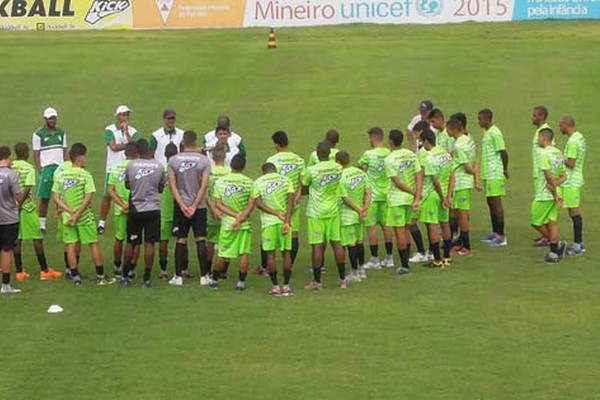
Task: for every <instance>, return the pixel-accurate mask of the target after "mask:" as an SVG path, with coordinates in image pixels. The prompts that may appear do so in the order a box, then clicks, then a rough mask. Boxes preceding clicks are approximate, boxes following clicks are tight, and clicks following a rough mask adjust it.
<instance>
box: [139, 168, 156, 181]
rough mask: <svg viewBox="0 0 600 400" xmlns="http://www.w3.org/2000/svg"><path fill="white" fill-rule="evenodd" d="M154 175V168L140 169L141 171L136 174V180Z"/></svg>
mask: <svg viewBox="0 0 600 400" xmlns="http://www.w3.org/2000/svg"><path fill="white" fill-rule="evenodd" d="M152 174H154V170H153V169H152V168H140V170H139V171H138V172H137V173H136V174H135V179H136V180H139V179H142V178H145V177H147V176H150V175H152Z"/></svg>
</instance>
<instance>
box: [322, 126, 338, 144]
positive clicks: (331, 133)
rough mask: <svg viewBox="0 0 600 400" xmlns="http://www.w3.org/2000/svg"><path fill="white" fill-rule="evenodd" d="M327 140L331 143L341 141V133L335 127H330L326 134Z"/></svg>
mask: <svg viewBox="0 0 600 400" xmlns="http://www.w3.org/2000/svg"><path fill="white" fill-rule="evenodd" d="M325 140H326V141H328V142H329V143H331V144H337V143H338V142H339V141H340V133H339V132H338V131H336V130H335V129H330V130H328V131H327V133H326V134H325Z"/></svg>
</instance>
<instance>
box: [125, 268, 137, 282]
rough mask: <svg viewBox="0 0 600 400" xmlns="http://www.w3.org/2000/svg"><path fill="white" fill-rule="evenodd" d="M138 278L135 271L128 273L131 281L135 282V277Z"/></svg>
mask: <svg viewBox="0 0 600 400" xmlns="http://www.w3.org/2000/svg"><path fill="white" fill-rule="evenodd" d="M136 276H137V275H136V274H135V271H133V270H131V271H129V272H128V273H127V279H129V280H130V281H133V280H135V277H136Z"/></svg>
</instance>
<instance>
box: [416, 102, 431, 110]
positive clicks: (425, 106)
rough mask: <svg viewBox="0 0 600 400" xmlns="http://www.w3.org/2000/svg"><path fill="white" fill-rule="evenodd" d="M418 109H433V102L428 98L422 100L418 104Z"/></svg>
mask: <svg viewBox="0 0 600 400" xmlns="http://www.w3.org/2000/svg"><path fill="white" fill-rule="evenodd" d="M419 110H433V103H432V102H431V101H429V100H423V101H422V102H421V104H419Z"/></svg>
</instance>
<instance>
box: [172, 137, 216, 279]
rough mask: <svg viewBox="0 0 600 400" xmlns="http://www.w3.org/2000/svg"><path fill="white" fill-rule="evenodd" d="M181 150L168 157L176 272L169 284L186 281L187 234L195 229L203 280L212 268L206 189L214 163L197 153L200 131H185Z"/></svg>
mask: <svg viewBox="0 0 600 400" xmlns="http://www.w3.org/2000/svg"><path fill="white" fill-rule="evenodd" d="M182 145H183V149H182V151H181V152H180V153H179V154H177V155H175V156H173V157H171V159H170V160H169V167H168V174H169V187H170V188H171V191H172V192H173V199H174V200H175V207H174V208H175V209H174V212H173V233H174V234H175V237H176V238H177V242H176V244H175V276H173V278H172V279H171V280H170V281H169V284H170V285H173V286H181V285H183V278H182V271H183V269H185V266H186V265H187V254H188V252H187V238H188V234H189V232H190V229H191V230H193V231H194V239H195V241H196V251H197V253H198V261H199V263H200V275H201V277H200V284H201V285H204V286H206V285H208V284H209V283H210V270H209V267H208V260H207V257H206V198H205V195H206V192H207V190H208V178H209V176H210V172H211V167H210V161H209V159H208V157H206V156H205V155H203V154H200V153H198V151H197V149H198V135H197V134H196V132H194V131H185V132H184V133H183V142H182Z"/></svg>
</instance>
